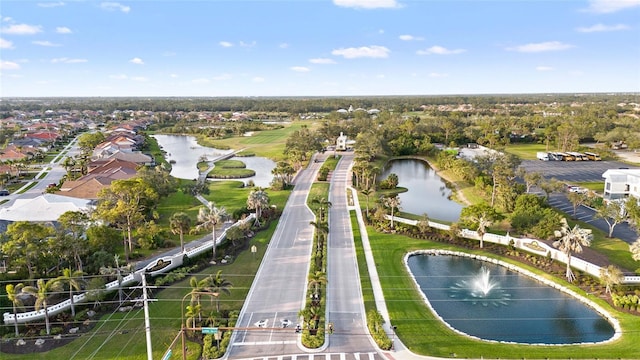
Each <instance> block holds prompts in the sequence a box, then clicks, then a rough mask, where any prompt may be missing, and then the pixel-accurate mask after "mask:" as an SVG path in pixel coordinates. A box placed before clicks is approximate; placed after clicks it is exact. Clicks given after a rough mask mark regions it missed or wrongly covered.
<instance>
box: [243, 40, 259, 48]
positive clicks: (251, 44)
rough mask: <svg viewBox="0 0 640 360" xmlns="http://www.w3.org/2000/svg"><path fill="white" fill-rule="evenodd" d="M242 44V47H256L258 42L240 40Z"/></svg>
mask: <svg viewBox="0 0 640 360" xmlns="http://www.w3.org/2000/svg"><path fill="white" fill-rule="evenodd" d="M240 46H241V47H254V46H256V42H255V41H252V42H250V43H246V42H244V41H240Z"/></svg>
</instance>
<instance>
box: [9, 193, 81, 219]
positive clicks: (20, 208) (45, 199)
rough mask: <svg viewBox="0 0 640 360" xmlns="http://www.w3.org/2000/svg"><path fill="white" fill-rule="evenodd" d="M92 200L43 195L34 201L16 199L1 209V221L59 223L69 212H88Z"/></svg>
mask: <svg viewBox="0 0 640 360" xmlns="http://www.w3.org/2000/svg"><path fill="white" fill-rule="evenodd" d="M92 203H93V201H92V200H86V199H78V198H72V197H68V196H62V195H55V194H43V195H40V196H38V197H35V198H32V199H16V200H15V201H14V202H13V204H12V205H11V206H9V207H3V208H1V209H0V220H5V221H10V222H13V221H35V222H52V221H57V220H58V218H60V215H62V214H64V213H65V212H67V211H88V210H90V209H91V208H93V205H92Z"/></svg>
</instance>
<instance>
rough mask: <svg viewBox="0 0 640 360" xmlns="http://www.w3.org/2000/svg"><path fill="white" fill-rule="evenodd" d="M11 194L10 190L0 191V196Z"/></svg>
mask: <svg viewBox="0 0 640 360" xmlns="http://www.w3.org/2000/svg"><path fill="white" fill-rule="evenodd" d="M9 195H11V193H10V192H9V190H0V196H9Z"/></svg>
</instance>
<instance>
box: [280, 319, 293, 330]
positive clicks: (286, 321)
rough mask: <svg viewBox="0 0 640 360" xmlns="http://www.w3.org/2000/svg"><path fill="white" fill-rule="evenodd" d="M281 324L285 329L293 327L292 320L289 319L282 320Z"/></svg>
mask: <svg viewBox="0 0 640 360" xmlns="http://www.w3.org/2000/svg"><path fill="white" fill-rule="evenodd" d="M280 323H281V324H282V327H283V328H286V327H289V325H291V324H292V322H291V320H289V319H282V320H281V321H280Z"/></svg>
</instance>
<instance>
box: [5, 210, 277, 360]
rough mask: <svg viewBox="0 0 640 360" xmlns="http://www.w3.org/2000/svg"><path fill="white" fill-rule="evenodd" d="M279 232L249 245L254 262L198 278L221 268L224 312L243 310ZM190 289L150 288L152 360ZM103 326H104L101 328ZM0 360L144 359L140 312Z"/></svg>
mask: <svg viewBox="0 0 640 360" xmlns="http://www.w3.org/2000/svg"><path fill="white" fill-rule="evenodd" d="M275 228H276V223H275V222H273V223H272V224H271V226H270V227H269V228H268V229H267V230H265V231H262V232H260V233H258V234H257V235H256V236H255V237H254V238H253V239H252V240H251V245H256V247H257V249H258V251H257V253H256V254H255V258H254V254H252V253H251V252H250V251H244V252H243V253H241V254H240V255H239V256H238V257H237V258H236V259H234V262H233V263H231V264H227V265H217V266H210V267H208V268H207V269H205V270H204V271H202V272H201V273H199V274H196V276H197V278H198V279H201V278H204V277H205V276H207V275H209V274H215V273H216V272H217V271H218V270H222V275H223V276H224V278H226V279H227V280H229V281H230V282H231V283H232V284H233V287H232V288H231V295H228V296H227V295H224V296H222V297H221V298H220V309H221V310H225V309H226V310H232V311H240V309H241V308H242V304H243V303H244V300H245V298H246V296H247V294H248V292H249V289H250V287H251V284H252V283H253V279H254V277H255V274H256V272H257V271H258V267H259V266H260V261H261V259H262V257H263V256H264V253H265V251H266V249H267V245H268V243H269V241H270V239H271V236H272V235H273V232H274V231H275ZM189 291H190V287H189V278H187V279H185V280H183V281H180V282H178V283H175V284H173V285H172V286H170V287H167V288H159V289H154V290H152V298H155V299H157V300H158V301H156V302H153V303H151V304H150V305H149V314H150V318H151V333H152V343H153V358H154V359H160V358H162V355H163V354H164V352H165V351H166V350H167V347H168V346H169V344H171V341H173V339H174V338H175V336H176V335H177V334H178V332H179V330H180V325H181V317H182V309H181V306H182V299H183V298H184V296H185V295H186V294H188V293H189ZM188 302H189V297H187V300H186V301H185V306H186V305H187V304H188ZM202 306H203V314H206V313H207V311H210V310H211V309H215V302H214V303H211V302H210V301H208V300H207V299H203V301H202ZM205 316H206V315H205ZM103 324H104V326H101V325H103ZM85 343H86V344H85ZM178 348H179V346H178ZM177 350H178V349H174V350H173V353H174V356H173V358H179V356H177V355H175V354H177ZM74 355H75V356H74ZM2 359H3V360H5V359H6V360H14V359H30V360H31V359H78V360H79V359H95V360H101V359H105V360H110V359H124V360H141V359H146V341H145V333H144V317H143V313H142V310H136V311H133V312H130V313H115V314H114V316H113V317H111V318H109V317H108V316H107V315H105V316H103V317H102V318H101V319H100V320H99V323H98V324H96V326H95V327H94V329H93V330H92V331H91V332H89V333H87V334H83V335H82V336H81V337H80V338H78V339H77V340H74V341H73V342H71V343H69V344H67V345H65V346H63V347H61V348H58V349H55V350H52V351H49V352H46V353H36V354H28V355H9V354H4V353H2Z"/></svg>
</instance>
